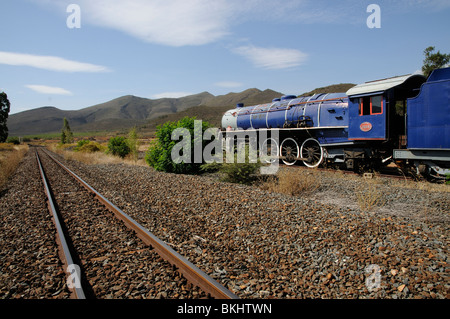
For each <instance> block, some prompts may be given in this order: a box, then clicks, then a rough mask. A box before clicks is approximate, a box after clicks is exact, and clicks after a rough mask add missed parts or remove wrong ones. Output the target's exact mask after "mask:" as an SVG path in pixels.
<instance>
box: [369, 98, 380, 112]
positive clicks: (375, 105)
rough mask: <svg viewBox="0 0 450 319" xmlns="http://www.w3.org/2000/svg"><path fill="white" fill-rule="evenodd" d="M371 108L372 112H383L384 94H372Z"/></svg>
mask: <svg viewBox="0 0 450 319" xmlns="http://www.w3.org/2000/svg"><path fill="white" fill-rule="evenodd" d="M370 108H371V110H370V114H381V113H383V96H381V95H377V96H372V98H371V103H370Z"/></svg>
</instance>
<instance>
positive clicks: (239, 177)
mask: <svg viewBox="0 0 450 319" xmlns="http://www.w3.org/2000/svg"><path fill="white" fill-rule="evenodd" d="M238 155H239V153H235V154H234V162H233V163H227V162H225V163H207V164H203V165H202V166H201V170H202V171H203V172H214V171H219V172H220V173H222V174H223V175H224V177H223V178H222V180H223V181H225V182H230V183H239V184H252V183H253V182H254V181H256V180H257V177H258V176H259V174H257V172H258V170H259V169H260V168H261V165H262V164H261V162H260V161H259V159H258V160H257V162H256V163H252V162H251V161H250V160H249V158H250V156H249V155H250V153H249V147H248V145H247V146H246V147H245V153H241V156H242V155H244V157H243V158H239V157H238ZM244 159H245V160H244Z"/></svg>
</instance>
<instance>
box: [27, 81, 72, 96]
mask: <svg viewBox="0 0 450 319" xmlns="http://www.w3.org/2000/svg"><path fill="white" fill-rule="evenodd" d="M25 87H27V88H29V89H31V90H33V91H35V92H38V93H42V94H55V95H73V94H72V92H70V91H68V90H66V89H63V88H59V87H54V86H47V85H37V84H29V85H25Z"/></svg>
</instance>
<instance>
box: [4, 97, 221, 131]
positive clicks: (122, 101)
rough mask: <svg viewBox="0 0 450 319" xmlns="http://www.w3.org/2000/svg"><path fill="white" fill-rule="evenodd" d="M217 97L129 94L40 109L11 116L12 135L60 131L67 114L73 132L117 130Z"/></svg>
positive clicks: (9, 121)
mask: <svg viewBox="0 0 450 319" xmlns="http://www.w3.org/2000/svg"><path fill="white" fill-rule="evenodd" d="M213 97H214V96H213V95H212V94H210V93H208V92H203V93H199V94H195V95H191V96H186V97H182V98H163V99H155V100H152V99H146V98H141V97H137V96H132V95H126V96H122V97H119V98H117V99H114V100H111V101H108V102H105V103H101V104H97V105H94V106H91V107H87V108H84V109H81V110H77V111H65V110H60V109H58V108H56V107H48V106H47V107H40V108H37V109H33V110H29V111H24V112H20V113H17V114H12V115H10V117H9V119H8V128H9V135H10V136H18V135H32V134H46V133H55V132H59V131H60V130H61V128H62V121H63V118H64V117H66V118H67V119H68V121H69V123H70V126H71V129H72V131H74V132H75V131H78V132H88V131H116V130H120V129H125V128H129V127H132V126H134V125H137V126H139V125H142V124H145V123H147V121H148V120H151V119H154V118H158V117H159V116H161V115H163V114H169V113H176V112H180V111H183V110H185V109H187V108H189V107H192V106H194V105H200V104H203V103H205V102H206V101H207V100H209V99H211V98H213Z"/></svg>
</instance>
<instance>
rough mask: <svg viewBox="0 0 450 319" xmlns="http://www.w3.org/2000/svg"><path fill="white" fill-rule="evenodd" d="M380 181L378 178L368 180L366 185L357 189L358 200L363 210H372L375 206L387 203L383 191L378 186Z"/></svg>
mask: <svg viewBox="0 0 450 319" xmlns="http://www.w3.org/2000/svg"><path fill="white" fill-rule="evenodd" d="M378 184H380V182H379V181H378V180H377V179H369V180H366V183H365V185H364V187H363V188H362V189H361V188H358V189H356V190H355V196H356V200H357V201H358V205H359V208H361V210H363V211H366V212H370V211H372V210H373V209H375V208H378V207H382V206H384V205H385V204H386V199H385V198H384V196H383V191H382V190H381V189H380V187H379V186H378Z"/></svg>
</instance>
